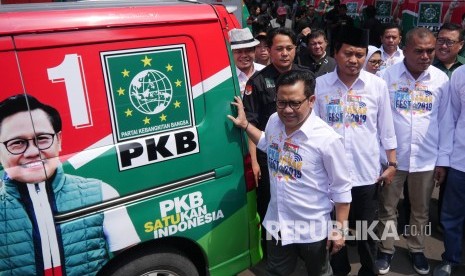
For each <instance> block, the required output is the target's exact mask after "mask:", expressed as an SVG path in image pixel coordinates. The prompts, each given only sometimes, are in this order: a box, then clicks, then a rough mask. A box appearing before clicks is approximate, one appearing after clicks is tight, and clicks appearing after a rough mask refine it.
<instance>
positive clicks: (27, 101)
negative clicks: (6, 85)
mask: <svg viewBox="0 0 465 276" xmlns="http://www.w3.org/2000/svg"><path fill="white" fill-rule="evenodd" d="M36 109H41V110H43V111H44V112H45V113H46V114H47V117H48V119H49V121H50V124H51V125H52V127H53V131H55V133H58V132H60V131H61V128H62V124H61V118H60V113H58V111H57V110H56V109H55V108H54V107H52V106H50V105H46V104H43V103H41V102H39V100H37V99H36V98H35V97H33V96H31V95H28V94H17V95H14V96H11V97H9V98H7V99H5V100H3V101H1V102H0V129H1V127H2V123H3V120H5V118H7V117H9V116H12V115H15V114H16V113H19V112H24V111H29V110H31V111H33V110H36Z"/></svg>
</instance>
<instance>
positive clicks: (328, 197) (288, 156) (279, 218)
mask: <svg viewBox="0 0 465 276" xmlns="http://www.w3.org/2000/svg"><path fill="white" fill-rule="evenodd" d="M314 87H315V80H314V78H313V74H311V73H310V72H305V71H294V70H291V71H288V72H285V73H283V74H282V75H281V76H280V77H279V78H278V81H277V83H276V90H277V96H276V107H277V112H276V113H274V114H273V115H271V117H270V119H269V121H268V123H267V125H266V128H265V131H264V132H262V131H261V130H259V129H258V128H256V127H255V126H254V125H252V124H250V123H249V122H248V121H247V119H246V115H245V112H244V109H243V105H242V101H241V100H240V98H239V97H236V98H235V102H233V103H232V104H233V105H235V106H236V107H237V110H238V116H237V118H234V117H233V116H231V115H228V117H229V118H230V119H231V120H232V121H233V122H234V124H235V125H236V126H237V127H240V128H242V129H244V130H245V132H246V133H247V135H248V136H249V138H250V139H251V140H252V141H253V142H254V143H255V144H257V148H259V149H261V150H263V151H265V152H267V154H268V168H269V176H270V185H271V186H270V188H271V199H270V203H269V206H268V210H267V212H266V216H265V220H264V222H263V225H264V227H265V229H266V231H267V233H268V235H267V239H268V241H267V273H269V275H283V276H284V275H286V276H287V275H290V274H291V273H292V272H293V271H294V269H295V265H296V262H297V258H298V257H300V258H302V259H303V261H304V263H305V265H306V268H307V272H308V275H322V273H328V271H330V270H328V269H329V267H326V266H327V264H328V259H327V256H328V254H327V253H328V252H327V250H328V248H329V246H330V245H331V246H332V247H331V248H332V249H331V253H336V252H338V251H339V250H341V248H343V247H344V237H345V235H346V234H347V231H348V230H347V228H346V225H347V224H346V223H347V216H348V213H349V209H350V201H351V195H350V188H351V185H350V179H349V177H348V171H347V165H346V160H345V159H344V158H340V157H339V152H341V151H343V150H344V146H343V143H342V137H341V136H340V135H338V134H337V133H335V132H334V130H332V129H331V127H329V126H328V125H327V124H326V123H325V122H323V121H322V120H321V119H320V118H318V117H317V116H315V115H314V114H313V112H312V107H313V103H314V101H315V96H314V95H313V91H314ZM333 205H335V208H336V228H335V229H334V230H332V229H331V228H330V229H328V225H329V224H330V222H331V221H330V213H331V210H332V209H333ZM330 226H331V225H330ZM331 230H332V231H331ZM329 232H331V236H330V238H329V240H328V233H329Z"/></svg>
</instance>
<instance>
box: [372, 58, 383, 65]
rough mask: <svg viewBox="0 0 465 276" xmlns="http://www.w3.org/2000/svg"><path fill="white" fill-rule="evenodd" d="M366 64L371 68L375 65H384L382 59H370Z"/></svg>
mask: <svg viewBox="0 0 465 276" xmlns="http://www.w3.org/2000/svg"><path fill="white" fill-rule="evenodd" d="M368 62H369V63H370V64H371V65H373V66H375V65H379V66H381V65H383V64H384V61H383V60H382V59H379V60H376V59H372V60H369V61H368Z"/></svg>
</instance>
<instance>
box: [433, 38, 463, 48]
mask: <svg viewBox="0 0 465 276" xmlns="http://www.w3.org/2000/svg"><path fill="white" fill-rule="evenodd" d="M457 42H459V41H455V40H451V39H446V38H442V37H440V38H438V39H436V44H439V45H444V44H446V45H447V47H452V46H454V44H455V43H457Z"/></svg>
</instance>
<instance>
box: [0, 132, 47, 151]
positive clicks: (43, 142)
mask: <svg viewBox="0 0 465 276" xmlns="http://www.w3.org/2000/svg"><path fill="white" fill-rule="evenodd" d="M55 135H56V133H43V134H40V135H37V136H36V137H34V138H31V139H23V138H14V139H11V140H8V141H5V142H1V143H2V144H3V145H5V147H6V149H7V150H8V152H10V153H11V154H14V155H18V154H22V153H24V152H26V150H27V149H28V148H29V141H32V143H34V146H36V147H37V148H38V149H39V150H46V149H48V148H50V147H51V146H52V144H53V141H54V138H55Z"/></svg>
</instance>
